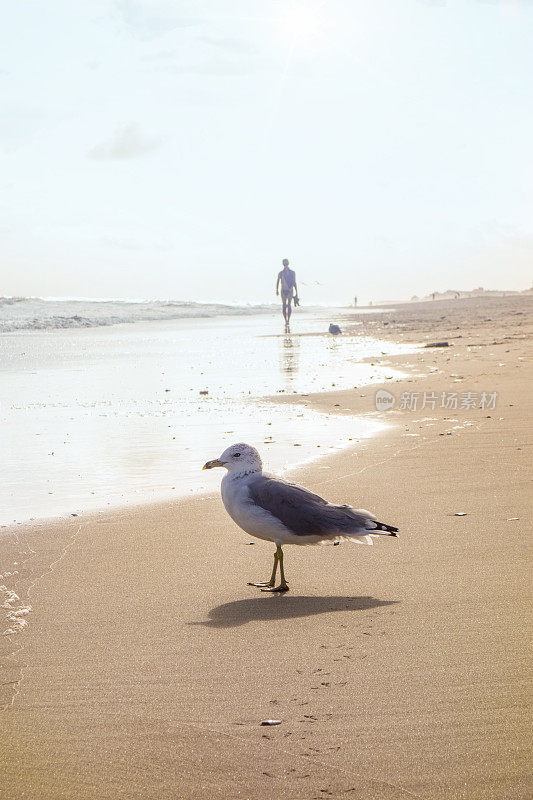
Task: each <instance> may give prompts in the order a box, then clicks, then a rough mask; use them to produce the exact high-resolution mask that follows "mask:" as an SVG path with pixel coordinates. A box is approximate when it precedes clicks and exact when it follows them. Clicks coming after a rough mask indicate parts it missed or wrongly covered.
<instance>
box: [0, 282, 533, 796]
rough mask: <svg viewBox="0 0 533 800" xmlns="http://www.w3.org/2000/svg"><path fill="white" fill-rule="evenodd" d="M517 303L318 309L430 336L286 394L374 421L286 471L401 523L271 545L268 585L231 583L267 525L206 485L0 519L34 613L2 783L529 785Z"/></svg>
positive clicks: (407, 334)
mask: <svg viewBox="0 0 533 800" xmlns="http://www.w3.org/2000/svg"><path fill="white" fill-rule="evenodd" d="M531 306H532V297H531V296H509V297H502V298H480V299H468V300H458V301H436V302H434V303H423V304H422V303H419V304H409V305H405V306H398V307H397V308H395V309H394V311H393V312H389V313H377V314H368V315H366V316H365V318H364V319H362V318H361V317H359V318H356V317H355V316H353V315H350V314H349V313H348V312H347V313H346V314H345V315H343V316H340V317H339V318H338V319H337V322H338V323H339V324H340V326H341V328H342V329H343V337H349V336H351V335H353V336H355V335H357V336H360V335H368V336H372V337H374V338H378V339H382V340H383V341H384V342H385V341H390V342H400V343H402V342H409V343H413V344H418V343H422V344H428V343H429V344H431V343H435V342H443V341H447V342H448V343H449V346H447V347H438V348H434V347H428V348H420V349H417V350H416V352H413V353H410V354H407V355H406V354H402V355H397V356H381V357H379V358H376V359H375V363H376V365H378V366H381V367H384V366H390V367H391V369H392V368H394V369H398V370H400V371H401V372H403V373H405V374H407V375H408V377H407V378H405V379H402V380H401V381H397V380H394V379H391V380H388V381H386V382H385V383H384V384H383V385H382V386H378V385H373V386H365V385H361V386H358V387H357V388H351V389H342V390H340V391H332V392H327V393H324V392H321V393H317V394H306V396H303V395H301V394H300V395H298V394H292V395H291V396H290V398H287V400H286V401H287V402H290V403H291V404H294V403H298V404H300V405H303V406H308V407H309V408H310V409H312V410H313V411H315V412H316V411H321V412H323V413H324V414H327V413H334V414H336V415H353V416H355V417H362V418H365V419H368V420H379V421H382V422H385V423H387V425H388V427H387V428H386V429H385V430H384V431H383V432H381V433H379V434H378V435H376V436H374V437H372V438H369V439H365V440H364V441H363V442H361V443H360V444H358V445H357V446H353V447H350V448H348V449H345V450H343V451H342V452H337V453H334V454H333V455H331V456H327V457H325V458H323V459H320V460H317V461H314V462H313V463H310V464H308V465H306V466H305V467H303V468H301V469H299V470H296V471H294V472H293V473H292V474H291V475H290V477H291V479H294V480H296V481H298V482H301V483H303V484H304V485H306V486H308V487H309V488H310V489H312V490H314V491H316V492H318V493H319V494H321V495H323V496H325V497H326V498H327V499H330V500H332V501H335V502H340V503H350V504H353V505H355V506H362V507H365V508H368V509H370V510H371V511H374V512H375V513H377V514H378V515H379V518H380V519H382V520H384V521H385V522H388V523H391V524H394V525H397V526H398V527H399V528H400V538H399V539H398V540H397V541H396V540H389V539H387V540H383V541H377V542H376V543H375V546H374V547H372V548H370V547H369V548H364V547H356V546H352V545H351V544H348V543H343V544H342V545H341V546H339V547H301V548H297V547H287V548H286V551H285V568H286V573H287V578H288V581H289V584H290V586H291V591H290V592H289V593H288V594H286V595H283V596H269V595H264V594H260V593H259V592H258V591H257V590H256V589H253V588H251V587H248V586H247V585H246V582H247V581H248V580H254V579H259V578H266V577H267V576H268V573H269V571H270V568H271V559H272V547H271V546H269V545H268V544H267V543H264V542H259V541H256V540H252V539H251V538H250V537H249V536H247V535H245V534H243V532H242V531H240V530H239V529H238V528H237V527H236V526H235V525H234V523H233V522H232V521H231V520H230V518H229V517H228V516H227V515H226V513H225V511H224V508H223V506H222V503H221V500H220V497H219V495H218V493H216V494H215V493H211V494H204V495H198V496H195V497H192V498H190V499H182V500H176V501H172V502H164V503H159V504H151V505H145V506H138V507H128V508H120V509H116V510H112V511H110V512H108V513H106V514H105V515H102V514H100V515H98V514H96V513H87V514H82V515H81V516H78V517H71V518H70V519H69V520H66V521H61V522H52V523H46V524H44V523H43V524H39V525H36V526H32V525H23V526H17V527H16V528H14V529H12V530H7V531H5V532H4V533H5V537H4V539H3V545H2V547H3V554H4V557H5V558H6V559H7V561H6V562H5V563H10V564H13V563H14V562H15V561H16V562H17V564H16V566H15V567H13V566H11V567H10V568H9V570H8V572H9V573H10V574H8V575H5V574H4V577H3V579H2V581H3V583H4V584H5V587H6V592H10V591H11V592H15V593H16V595H17V596H18V603H16V602H15V601H14V600H13V598H12V596H9V595H8V594H6V592H5V597H6V603H10V602H11V604H12V606H13V607H14V608H19V609H21V611H20V613H19V614H18V616H17V614H15V615H14V618H13V624H14V625H15V626H16V625H17V620H18V621H19V622H20V621H21V620H22V621H24V619H28V620H29V624H28V625H27V626H26V627H25V628H24V629H22V630H21V631H20V632H17V633H15V634H9V635H7V636H4V637H3V638H2V642H1V644H2V646H3V650H2V651H0V652H1V654H2V655H1V664H2V668H3V674H4V676H5V677H4V679H3V684H4V685H3V686H2V687H1V688H2V690H3V692H4V694H3V699H4V702H5V710H4V711H3V714H2V730H3V733H2V737H1V744H0V750H1V753H0V761H1V765H2V766H1V767H0V770H1V772H0V797H2V798H6V800H21V799H22V798H25V799H27V798H31V799H32V800H34V799H35V800H37V799H38V800H74V798H76V800H96V798H98V800H141V798H143V800H171V799H172V800H204V798H208V797H209V798H212V800H236V798H243V799H248V798H249V800H252V798H253V800H267V798H268V799H270V798H273V797H276V798H287V800H314V799H315V798H358V800H401V798H406V799H408V798H420V800H440V799H442V800H459V799H461V800H526V798H529V797H531V794H532V789H533V787H532V783H531V779H530V770H529V764H530V755H531V753H530V746H529V742H530V737H529V735H528V734H529V727H528V714H529V711H530V704H529V703H528V700H529V696H528V681H530V671H529V658H528V657H529V655H530V654H529V652H528V648H527V627H528V625H527V623H528V621H530V604H529V602H528V599H530V598H528V590H529V578H528V575H529V567H530V555H529V556H528V543H529V542H528V539H529V537H530V530H531V437H530V434H531V422H532V419H531V417H532V414H531V411H532V404H531V395H530V392H531V366H530V361H529V359H530V357H531V349H532V348H531V341H532V338H531V334H532V328H533V326H532V324H531ZM384 349H385V348H384ZM378 389H383V390H385V391H387V392H390V393H392V394H393V395H394V400H395V403H394V407H393V408H391V409H390V410H377V409H376V404H375V393H376V390H378ZM424 393H425V396H424ZM415 394H416V395H417V396H416V398H415V397H414V395H415ZM454 394H456V398H455V400H454V397H453V395H454ZM275 399H276V403H282V402H285V401H284V399H283V398H282V397H280V396H276V398H275ZM454 404H455V405H454ZM239 438H240V437H239V436H238V433H237V431H236V433H235V441H238V440H239ZM219 454H220V453H219V452H203V451H202V450H201V449H200V451H199V452H198V454H197V455H198V464H199V467H200V466H201V464H203V463H204V462H205V461H206V460H207V459H210V458H215V457H217V456H218V455H219ZM267 458H268V455H267V454H265V461H267ZM265 466H266V468H268V463H266V464H265ZM529 541H530V540H529ZM32 553H33V555H32ZM10 597H11V600H10ZM29 607H31V611H29ZM24 609H28V613H27V614H25V613H24ZM19 627H23V626H22V625H19ZM270 718H274V719H277V720H281V724H280V725H278V726H276V727H264V726H261V725H260V723H261V721H262V720H265V719H270Z"/></svg>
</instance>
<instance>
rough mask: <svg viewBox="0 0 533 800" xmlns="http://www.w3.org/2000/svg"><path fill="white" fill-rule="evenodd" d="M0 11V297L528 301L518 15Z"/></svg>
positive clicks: (530, 248)
mask: <svg viewBox="0 0 533 800" xmlns="http://www.w3.org/2000/svg"><path fill="white" fill-rule="evenodd" d="M1 8H2V15H1V18H2V33H1V34H0V37H1V38H2V40H3V41H2V43H1V48H0V98H1V105H0V114H1V124H0V143H1V148H2V152H1V160H0V164H1V169H0V186H1V196H0V207H1V218H0V230H1V234H2V243H3V247H2V250H3V253H2V255H1V259H2V262H1V263H2V266H1V271H2V276H1V279H0V294H18V295H40V296H43V295H80V296H92V297H130V298H141V297H145V298H168V297H172V298H177V299H194V300H220V301H226V302H231V301H237V302H263V301H267V302H268V301H271V300H272V299H274V298H273V288H274V282H275V274H276V272H277V270H278V269H280V262H281V259H282V258H284V257H287V258H289V259H290V261H291V265H292V266H294V268H295V269H296V271H297V275H298V278H299V282H300V295H301V297H302V300H303V302H309V303H314V302H343V303H346V302H350V301H351V299H352V297H353V295H355V294H357V295H358V296H359V297H360V298H361V299H362V300H368V299H373V300H379V299H388V298H391V299H395V298H404V297H410V296H411V295H413V294H425V293H427V292H429V291H433V290H434V289H437V290H445V289H447V288H463V289H467V288H473V287H477V286H484V287H485V288H515V289H521V288H525V287H527V286H531V281H532V276H533V270H532V269H531V267H532V263H533V259H532V253H533V222H532V220H533V190H532V186H533V167H532V142H533V103H532V89H531V86H532V76H533V2H532V1H531V0H492V2H491V1H490V0H448V1H447V0H326V1H325V2H320V1H319V0H316V2H315V1H314V0H301V2H294V3H292V2H289V0H283V2H280V1H279V0H74V2H73V0H64V1H63V2H61V0H24V2H22V1H21V0H18V2H12V1H10V2H2V3H1ZM319 284H320V285H319Z"/></svg>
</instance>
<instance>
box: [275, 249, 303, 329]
mask: <svg viewBox="0 0 533 800" xmlns="http://www.w3.org/2000/svg"><path fill="white" fill-rule="evenodd" d="M280 283H281V310H282V312H283V318H284V320H285V326H286V327H287V328H288V327H289V320H290V318H291V303H292V301H293V300H294V305H295V306H297V305H299V300H298V289H297V287H296V273H295V272H294V270H292V269H289V260H288V258H284V259H283V269H282V270H281V272H280V273H278V280H277V281H276V294H277V295H279V288H280ZM293 293H294V294H293Z"/></svg>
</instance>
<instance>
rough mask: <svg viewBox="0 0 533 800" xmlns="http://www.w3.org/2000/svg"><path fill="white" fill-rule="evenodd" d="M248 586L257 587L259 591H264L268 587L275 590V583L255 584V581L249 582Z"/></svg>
mask: <svg viewBox="0 0 533 800" xmlns="http://www.w3.org/2000/svg"><path fill="white" fill-rule="evenodd" d="M246 585H247V586H256V587H257V588H258V589H264V588H267V587H270V588H273V587H274V581H265V582H264V583H254V582H253V581H248V583H247V584H246Z"/></svg>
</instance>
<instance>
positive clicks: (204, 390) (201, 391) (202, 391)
mask: <svg viewBox="0 0 533 800" xmlns="http://www.w3.org/2000/svg"><path fill="white" fill-rule="evenodd" d="M200 394H209V392H208V391H207V389H200Z"/></svg>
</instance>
